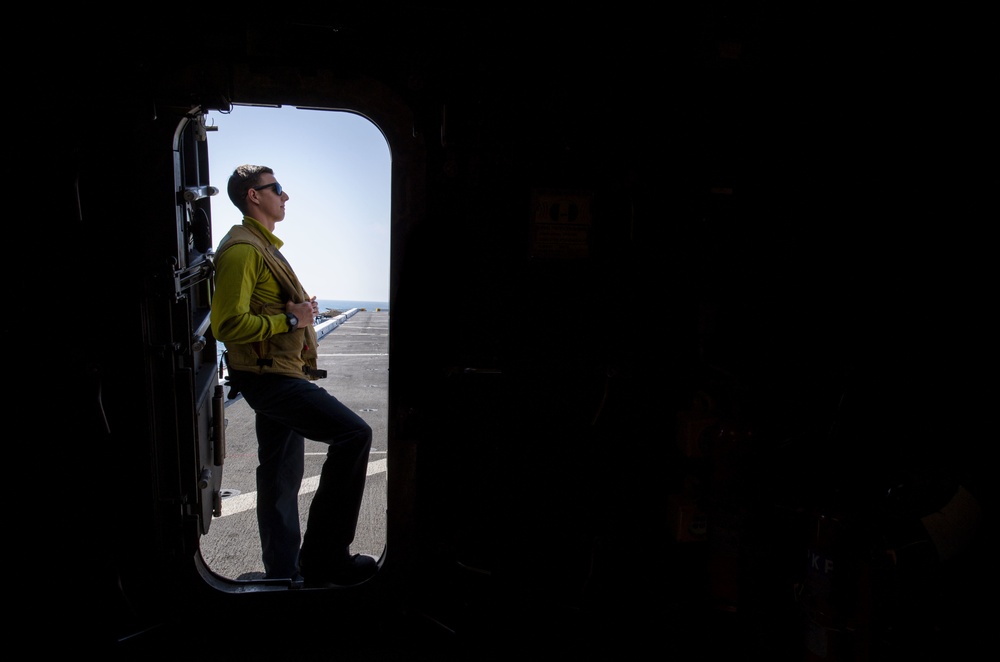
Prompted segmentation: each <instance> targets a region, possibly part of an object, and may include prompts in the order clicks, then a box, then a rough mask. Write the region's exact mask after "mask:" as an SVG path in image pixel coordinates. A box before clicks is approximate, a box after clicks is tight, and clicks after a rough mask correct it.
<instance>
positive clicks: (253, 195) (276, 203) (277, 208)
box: [247, 173, 288, 223]
mask: <svg viewBox="0 0 1000 662" xmlns="http://www.w3.org/2000/svg"><path fill="white" fill-rule="evenodd" d="M279 191H280V193H279ZM247 195H248V196H250V200H251V202H253V201H256V203H257V204H256V208H255V210H256V211H255V212H254V213H252V214H251V215H252V216H253V217H254V218H256V219H257V220H258V221H273V222H275V223H277V222H278V221H281V220H284V218H285V202H286V201H287V200H288V193H286V192H285V191H284V190H283V189H282V188H281V185H280V184H278V181H277V180H276V179H275V178H274V175H272V174H270V173H264V174H263V175H261V177H260V184H258V185H257V186H255V187H253V188H252V189H251V190H249V191H247ZM251 206H253V205H251Z"/></svg>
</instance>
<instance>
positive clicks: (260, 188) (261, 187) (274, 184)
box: [253, 182, 281, 195]
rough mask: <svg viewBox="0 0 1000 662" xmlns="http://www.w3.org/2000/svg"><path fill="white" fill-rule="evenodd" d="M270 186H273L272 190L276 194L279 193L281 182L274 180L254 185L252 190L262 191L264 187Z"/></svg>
mask: <svg viewBox="0 0 1000 662" xmlns="http://www.w3.org/2000/svg"><path fill="white" fill-rule="evenodd" d="M272 186H273V187H274V192H275V193H277V194H278V195H281V184H279V183H278V182H274V183H272V184H264V185H263V186H254V187H253V190H255V191H263V190H264V189H266V188H270V187H272Z"/></svg>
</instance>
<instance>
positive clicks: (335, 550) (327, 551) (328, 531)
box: [230, 373, 372, 578]
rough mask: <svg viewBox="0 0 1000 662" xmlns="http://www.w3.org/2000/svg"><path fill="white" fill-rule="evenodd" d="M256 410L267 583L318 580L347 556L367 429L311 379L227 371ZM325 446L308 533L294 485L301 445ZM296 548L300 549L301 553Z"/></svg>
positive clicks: (260, 514)
mask: <svg viewBox="0 0 1000 662" xmlns="http://www.w3.org/2000/svg"><path fill="white" fill-rule="evenodd" d="M230 381H231V382H232V385H233V386H234V387H236V388H238V389H239V391H240V392H241V393H242V394H243V397H244V398H246V401H247V404H248V405H250V407H251V408H252V409H253V410H254V412H255V413H256V423H257V457H258V460H259V463H260V464H259V466H258V467H257V524H258V526H259V528H260V543H261V548H262V549H263V557H264V571H265V573H266V575H267V577H268V578H272V577H295V576H296V575H297V574H298V573H300V572H301V573H302V574H303V575H305V576H307V577H320V576H322V575H323V574H324V573H325V570H326V569H327V568H330V567H332V566H334V565H336V564H337V563H341V562H343V561H345V560H347V558H348V557H349V556H350V545H351V542H353V541H354V533H355V530H356V529H357V524H358V513H359V512H360V511H361V499H362V497H363V496H364V490H365V478H366V476H367V472H368V453H369V451H370V450H371V445H372V429H371V427H370V426H369V425H368V423H366V422H365V420H364V419H363V418H361V417H360V416H358V415H357V414H355V413H354V412H353V411H351V410H350V409H349V408H347V407H345V406H344V405H343V404H342V403H341V402H340V401H339V400H337V399H336V398H335V397H333V396H332V395H330V393H328V392H327V391H326V390H325V389H323V388H322V387H320V386H318V385H317V384H316V383H315V382H310V381H307V380H305V379H297V378H294V377H281V376H277V375H263V376H261V375H252V374H250V375H248V374H246V373H231V374H230ZM304 439H311V440H313V441H320V442H323V443H326V444H329V449H328V450H327V453H326V460H325V461H324V463H323V470H322V472H321V473H320V479H319V487H318V488H317V490H316V494H315V495H313V499H312V505H311V506H310V507H309V516H308V519H307V520H306V531H305V536H302V535H301V534H300V530H299V496H298V495H299V488H300V487H301V485H302V475H303V469H304V462H305V441H304ZM300 543H301V552H300V549H299V547H300Z"/></svg>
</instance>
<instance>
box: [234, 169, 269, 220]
mask: <svg viewBox="0 0 1000 662" xmlns="http://www.w3.org/2000/svg"><path fill="white" fill-rule="evenodd" d="M264 174H268V175H273V174H274V171H273V170H271V169H270V168H268V167H267V166H260V165H250V164H244V165H241V166H237V167H236V170H233V174H231V175H230V176H229V187H228V192H229V199H230V200H232V201H233V204H234V205H236V208H237V209H239V210H240V211H241V212H243V213H244V214H246V213H247V191H249V190H250V189H252V188H253V187H255V186H258V185H260V176H261V175H264Z"/></svg>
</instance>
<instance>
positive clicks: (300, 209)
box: [206, 106, 391, 302]
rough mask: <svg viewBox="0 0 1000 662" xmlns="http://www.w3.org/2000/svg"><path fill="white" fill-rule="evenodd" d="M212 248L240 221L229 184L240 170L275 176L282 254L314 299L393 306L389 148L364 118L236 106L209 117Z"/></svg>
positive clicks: (210, 113) (376, 130)
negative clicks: (281, 205)
mask: <svg viewBox="0 0 1000 662" xmlns="http://www.w3.org/2000/svg"><path fill="white" fill-rule="evenodd" d="M206 123H207V124H208V125H209V126H212V125H214V126H216V127H218V129H217V130H214V131H209V133H208V159H209V172H210V174H211V176H210V181H211V184H212V186H215V187H217V188H218V189H219V193H218V194H217V195H215V196H214V197H213V198H212V235H213V236H212V244H213V246H218V245H219V241H220V240H221V239H222V237H223V236H224V235H225V234H226V232H228V231H229V228H230V227H232V226H233V225H234V224H237V223H240V222H241V220H242V218H243V217H242V215H241V214H240V212H239V211H238V210H237V209H236V207H234V206H233V203H231V202H230V201H229V196H228V195H226V183H227V182H228V180H229V175H230V174H232V172H233V170H234V169H235V168H236V166H238V165H241V164H244V163H253V164H257V165H265V166H269V167H270V168H272V169H274V176H275V179H277V180H278V182H279V183H281V186H282V188H284V189H285V191H286V192H287V193H288V196H289V199H288V202H287V203H286V204H285V219H284V220H283V221H281V222H279V223H278V224H277V226H276V227H275V229H274V233H275V235H277V236H278V238H280V239H281V240H282V241H283V242H284V245H283V246H282V248H281V252H282V254H284V256H285V257H286V258H288V261H289V262H290V263H291V264H292V267H293V268H294V269H295V273H296V275H298V277H299V280H300V281H301V282H302V285H303V286H304V287H305V289H306V291H307V292H308V293H309V294H310V295H315V296H316V297H317V298H318V299H336V300H348V301H371V302H388V301H389V230H390V216H389V192H390V178H391V168H390V155H389V146H388V145H387V144H386V142H385V138H384V137H383V136H382V133H381V132H380V131H379V130H378V128H377V127H376V126H375V125H374V124H372V123H371V122H370V121H368V120H367V119H365V118H364V117H361V116H360V115H355V114H353V113H345V112H340V111H336V112H334V111H323V110H299V109H296V108H294V107H292V106H284V107H282V108H259V107H253V106H235V107H234V108H233V110H232V112H230V113H228V114H227V113H221V112H219V111H210V112H209V113H208V116H207V118H206Z"/></svg>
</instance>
